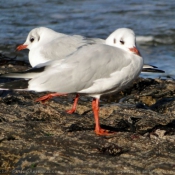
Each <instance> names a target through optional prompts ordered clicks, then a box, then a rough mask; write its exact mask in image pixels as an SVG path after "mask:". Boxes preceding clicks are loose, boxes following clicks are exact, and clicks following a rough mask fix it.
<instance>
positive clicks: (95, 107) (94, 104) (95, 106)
mask: <svg viewBox="0 0 175 175" xmlns="http://www.w3.org/2000/svg"><path fill="white" fill-rule="evenodd" d="M92 109H93V112H94V119H95V133H96V134H97V135H110V134H114V133H115V132H111V131H108V130H105V129H102V128H101V127H100V121H99V99H96V98H94V99H93V101H92Z"/></svg>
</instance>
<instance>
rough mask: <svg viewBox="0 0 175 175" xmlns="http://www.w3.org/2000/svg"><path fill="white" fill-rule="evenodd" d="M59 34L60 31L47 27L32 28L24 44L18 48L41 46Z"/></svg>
mask: <svg viewBox="0 0 175 175" xmlns="http://www.w3.org/2000/svg"><path fill="white" fill-rule="evenodd" d="M57 36H58V33H57V32H55V31H53V30H51V29H49V28H46V27H38V28H35V29H33V30H31V31H30V32H29V34H28V36H27V39H26V41H25V43H24V44H22V45H19V46H18V47H17V50H23V49H29V50H31V49H32V48H36V47H39V46H41V45H42V44H46V43H48V42H50V41H52V40H54V39H55V38H56V37H57Z"/></svg>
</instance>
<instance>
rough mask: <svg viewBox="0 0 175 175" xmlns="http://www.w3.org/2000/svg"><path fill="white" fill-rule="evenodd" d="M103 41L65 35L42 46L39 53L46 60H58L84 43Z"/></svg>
mask: <svg viewBox="0 0 175 175" xmlns="http://www.w3.org/2000/svg"><path fill="white" fill-rule="evenodd" d="M103 42H105V41H104V40H102V39H97V38H85V37H83V36H80V35H73V36H69V35H65V36H63V37H59V38H57V39H55V40H52V41H51V42H49V43H47V44H46V45H44V46H42V48H41V54H42V56H43V57H44V58H46V59H47V60H55V59H57V60H58V59H63V58H65V57H66V56H68V55H70V54H72V53H73V52H75V51H77V50H78V49H79V48H81V47H82V46H84V45H92V44H96V43H103Z"/></svg>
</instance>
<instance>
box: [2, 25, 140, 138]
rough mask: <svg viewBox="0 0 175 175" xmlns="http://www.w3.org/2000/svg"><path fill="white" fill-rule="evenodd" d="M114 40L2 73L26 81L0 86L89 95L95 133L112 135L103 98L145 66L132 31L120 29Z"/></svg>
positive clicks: (5, 88) (125, 84) (128, 81)
mask: <svg viewBox="0 0 175 175" xmlns="http://www.w3.org/2000/svg"><path fill="white" fill-rule="evenodd" d="M111 41H112V42H114V43H115V44H116V43H118V47H113V46H109V45H104V44H92V45H85V46H82V47H80V48H79V49H78V50H77V51H76V52H74V53H73V54H70V55H69V56H67V57H66V58H65V59H61V60H57V59H55V60H52V61H49V62H46V63H42V64H40V65H38V66H36V67H34V68H32V69H30V70H27V71H26V72H23V73H11V74H6V75H2V76H1V77H17V76H18V77H20V78H23V79H24V80H23V83H22V84H20V83H19V82H16V81H12V82H9V83H4V84H0V89H1V90H9V89H14V90H26V91H36V92H45V91H50V92H57V93H59V94H81V95H86V96H90V97H92V98H93V100H92V110H93V113H94V119H95V133H96V134H97V135H108V134H111V133H110V132H109V131H108V130H105V129H103V128H101V126H100V121H99V100H100V97H101V96H102V95H106V94H111V93H115V92H119V91H121V90H123V89H124V88H126V87H127V86H128V85H130V84H131V83H132V82H133V81H134V80H135V79H136V78H137V77H138V75H139V74H140V72H141V70H142V67H143V58H142V56H141V55H140V52H139V51H138V49H137V47H136V43H135V33H134V31H133V30H131V29H128V28H121V29H118V30H117V34H116V35H115V37H114V36H113V38H111Z"/></svg>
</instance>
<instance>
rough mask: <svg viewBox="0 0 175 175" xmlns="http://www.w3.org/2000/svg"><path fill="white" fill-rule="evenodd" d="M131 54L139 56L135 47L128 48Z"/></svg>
mask: <svg viewBox="0 0 175 175" xmlns="http://www.w3.org/2000/svg"><path fill="white" fill-rule="evenodd" d="M129 50H130V51H131V52H133V53H135V54H136V55H139V56H141V54H140V52H139V51H138V49H137V48H136V47H133V48H130V49H129Z"/></svg>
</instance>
